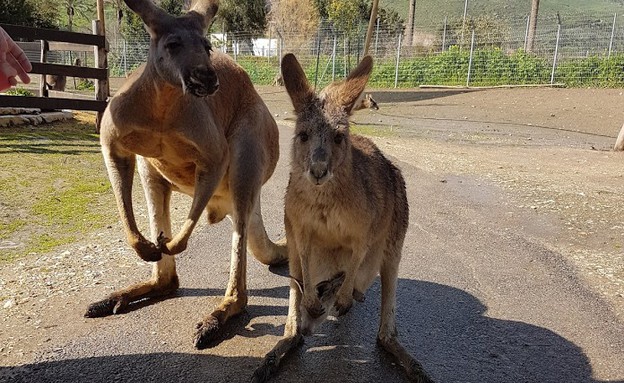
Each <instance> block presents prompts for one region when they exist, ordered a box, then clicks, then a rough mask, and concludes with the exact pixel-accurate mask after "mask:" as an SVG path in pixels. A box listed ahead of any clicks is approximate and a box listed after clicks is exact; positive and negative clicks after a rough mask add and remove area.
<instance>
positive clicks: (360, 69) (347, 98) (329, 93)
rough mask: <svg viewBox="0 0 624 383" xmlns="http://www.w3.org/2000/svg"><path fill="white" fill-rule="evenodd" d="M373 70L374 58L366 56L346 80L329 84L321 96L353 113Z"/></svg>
mask: <svg viewBox="0 0 624 383" xmlns="http://www.w3.org/2000/svg"><path fill="white" fill-rule="evenodd" d="M372 71H373V58H372V57H370V56H364V58H363V59H362V61H361V62H360V64H359V65H358V66H357V67H356V68H355V69H353V70H352V71H351V73H349V76H348V77H347V78H346V79H345V80H344V81H342V82H337V83H333V84H330V85H329V86H327V88H325V89H324V90H323V92H322V96H321V97H322V98H324V99H325V100H326V101H327V102H329V103H332V104H334V105H338V106H341V107H342V108H343V109H344V110H345V111H346V112H347V113H351V110H352V109H353V106H354V105H355V102H356V101H357V99H358V97H360V95H361V94H362V92H363V91H364V87H366V83H367V82H368V78H369V77H370V74H371V72H372Z"/></svg>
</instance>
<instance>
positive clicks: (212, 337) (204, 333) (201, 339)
mask: <svg viewBox="0 0 624 383" xmlns="http://www.w3.org/2000/svg"><path fill="white" fill-rule="evenodd" d="M196 329H197V332H195V341H194V342H195V348H197V349H198V350H203V349H205V348H209V347H212V346H214V345H215V344H216V343H217V342H218V340H219V337H220V335H221V334H220V333H221V331H220V330H221V325H220V324H219V320H218V319H217V318H215V317H214V316H212V315H208V317H206V319H204V320H203V321H201V322H199V323H197V326H196Z"/></svg>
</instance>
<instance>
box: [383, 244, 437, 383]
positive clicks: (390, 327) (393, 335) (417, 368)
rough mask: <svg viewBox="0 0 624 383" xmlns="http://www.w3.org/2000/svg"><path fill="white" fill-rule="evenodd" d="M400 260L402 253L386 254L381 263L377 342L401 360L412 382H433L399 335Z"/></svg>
mask: <svg viewBox="0 0 624 383" xmlns="http://www.w3.org/2000/svg"><path fill="white" fill-rule="evenodd" d="M399 260H400V255H395V254H392V255H391V256H388V254H386V257H385V259H384V261H383V263H382V265H381V270H380V273H379V274H380V277H381V320H380V324H379V332H378V334H377V343H378V344H379V345H380V346H381V347H382V348H383V349H384V350H386V351H387V352H389V353H390V354H392V355H393V356H394V357H395V358H396V359H397V360H398V361H399V363H400V364H401V365H402V366H403V369H404V370H405V372H406V374H407V377H408V379H409V380H410V381H411V382H416V383H433V380H432V379H431V378H430V377H429V375H427V373H426V372H425V370H424V369H423V367H422V365H421V364H420V363H419V362H418V361H417V360H416V359H415V358H414V357H413V356H412V355H410V354H409V352H408V351H407V350H406V349H405V347H403V345H402V344H401V343H400V342H399V339H398V337H397V329H396V318H395V309H396V289H397V282H398V274H399Z"/></svg>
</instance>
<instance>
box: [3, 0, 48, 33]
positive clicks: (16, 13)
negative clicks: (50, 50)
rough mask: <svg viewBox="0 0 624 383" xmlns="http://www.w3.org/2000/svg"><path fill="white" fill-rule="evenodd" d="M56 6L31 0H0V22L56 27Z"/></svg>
mask: <svg viewBox="0 0 624 383" xmlns="http://www.w3.org/2000/svg"><path fill="white" fill-rule="evenodd" d="M57 16H58V13H57V12H56V8H54V7H52V8H49V7H47V6H39V4H38V2H36V1H31V0H0V23H6V24H16V25H27V26H31V27H38V28H52V29H56V28H57V27H56V24H55V20H56V19H57Z"/></svg>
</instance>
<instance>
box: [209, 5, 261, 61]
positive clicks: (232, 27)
mask: <svg viewBox="0 0 624 383" xmlns="http://www.w3.org/2000/svg"><path fill="white" fill-rule="evenodd" d="M215 23H216V24H217V25H219V24H218V23H221V25H222V26H223V32H225V33H228V35H230V36H232V37H233V39H234V40H237V41H239V42H242V43H244V44H245V45H246V47H247V51H248V52H250V53H253V46H252V43H251V39H252V38H253V37H257V36H260V35H262V34H264V31H265V29H266V26H267V4H266V1H265V0H243V1H240V0H238V1H237V0H223V1H221V4H220V5H219V12H218V13H217V17H216V19H215ZM228 40H230V41H231V39H228Z"/></svg>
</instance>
